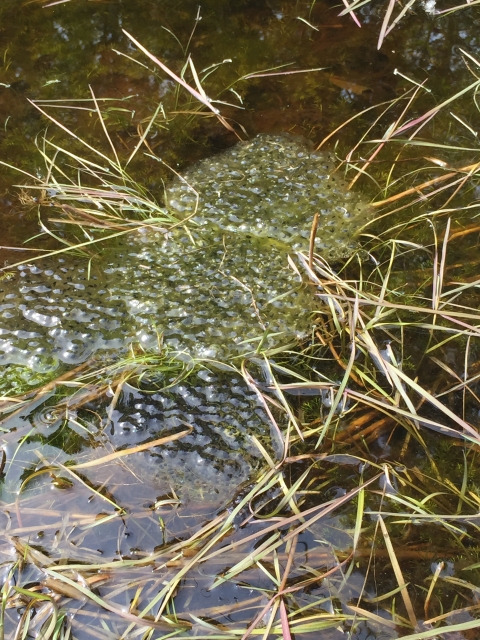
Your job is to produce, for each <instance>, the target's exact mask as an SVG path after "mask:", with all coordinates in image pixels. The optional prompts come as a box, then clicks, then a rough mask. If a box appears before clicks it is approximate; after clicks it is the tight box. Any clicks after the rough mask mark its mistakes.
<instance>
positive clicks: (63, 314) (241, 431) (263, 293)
mask: <svg viewBox="0 0 480 640" xmlns="http://www.w3.org/2000/svg"><path fill="white" fill-rule="evenodd" d="M166 205H167V206H168V207H169V208H170V210H171V211H173V212H174V213H175V215H176V216H177V217H179V218H180V219H184V221H185V224H184V225H183V226H178V227H177V228H176V229H174V230H172V231H171V232H170V233H165V232H164V231H163V230H155V229H148V230H147V229H145V230H143V232H142V231H132V233H131V234H129V235H128V236H123V237H120V238H117V240H116V241H115V243H113V244H112V243H111V244H109V245H108V246H107V245H106V246H105V247H102V252H101V255H100V256H98V257H96V258H95V259H94V260H93V261H91V262H89V261H88V260H87V259H86V258H82V257H80V256H75V255H70V254H60V255H56V256H51V257H48V258H45V259H43V260H41V261H39V262H36V263H35V264H30V265H22V266H20V267H18V273H17V274H16V276H15V278H14V279H13V280H12V281H2V282H0V365H3V366H7V367H11V370H13V371H14V374H12V375H11V376H10V378H9V376H8V375H7V376H6V377H5V380H8V379H13V378H15V376H16V377H18V368H19V367H20V368H21V367H25V369H26V370H28V371H32V372H34V374H35V375H34V376H33V377H32V379H33V380H34V381H37V383H38V376H39V375H40V376H41V375H43V376H45V377H51V376H52V375H53V372H54V371H55V370H56V369H57V368H58V367H59V366H60V364H62V365H63V366H64V367H65V366H73V365H77V364H79V363H81V362H84V361H85V360H87V359H88V358H90V357H92V356H93V355H94V354H95V353H97V352H99V351H107V352H110V353H111V354H112V355H113V354H114V353H116V352H120V353H121V352H122V351H123V352H125V350H126V348H127V347H128V345H129V344H131V343H132V342H138V343H140V344H141V345H142V346H143V347H144V348H145V349H147V350H148V349H153V350H154V349H158V345H159V344H163V345H166V346H167V347H168V349H169V352H170V353H172V354H174V355H175V357H177V358H180V359H182V358H183V359H192V358H193V359H195V358H197V359H202V360H216V361H224V362H225V361H232V359H233V362H235V361H236V360H235V359H238V358H240V357H241V356H243V355H246V354H248V353H255V351H257V350H258V349H266V348H269V347H277V346H280V345H287V344H289V343H292V342H294V341H295V340H297V339H298V338H299V337H300V336H302V335H305V334H306V333H307V332H308V330H309V328H310V325H311V320H312V313H313V311H314V309H315V297H314V291H313V290H312V289H311V288H310V285H309V284H308V283H305V282H303V281H302V278H301V276H300V275H299V271H298V270H296V269H295V267H294V261H295V252H296V251H299V250H306V249H308V242H309V234H310V226H311V221H312V218H313V216H314V214H315V213H318V214H319V218H320V221H319V228H318V234H317V239H316V250H317V251H319V252H322V253H323V254H324V255H326V256H330V257H337V258H338V257H340V256H344V255H346V254H348V252H349V251H351V250H352V238H353V237H354V235H355V231H356V230H357V229H358V228H359V226H361V225H362V224H363V223H364V221H365V218H366V216H367V215H368V210H367V207H366V205H365V204H364V203H363V202H362V200H361V199H360V197H359V196H356V195H354V194H352V193H351V192H348V190H347V189H346V184H345V183H344V181H343V180H342V179H340V178H339V177H336V175H335V173H334V168H333V164H332V161H331V159H330V158H329V157H328V156H326V155H324V154H319V153H316V152H314V151H313V150H312V149H311V148H310V147H309V146H308V145H306V144H305V143H304V142H300V141H299V140H296V139H294V138H291V137H288V136H258V137H257V138H255V139H254V140H253V141H251V142H247V143H240V144H238V145H236V146H235V147H233V148H232V149H230V150H228V151H226V152H225V153H222V154H220V155H218V156H215V157H214V158H210V159H207V160H203V161H202V162H199V163H198V164H196V165H195V166H193V167H192V168H191V169H189V170H188V171H187V172H186V173H185V174H184V177H183V178H177V179H175V180H174V181H173V182H172V183H171V185H170V186H169V187H168V188H167V189H166ZM187 219H188V220H187ZM204 374H205V375H204ZM202 376H203V377H202ZM209 376H210V377H209ZM20 377H21V378H22V376H20ZM23 378H25V376H23ZM25 379H26V378H25ZM2 391H3V392H4V393H5V392H7V393H8V391H9V390H8V389H5V390H3V389H2ZM112 420H113V430H112V431H111V433H110V432H109V438H111V440H112V443H113V444H114V446H116V447H118V446H122V445H125V444H134V443H136V442H145V441H149V440H153V439H155V438H157V437H159V435H158V434H163V433H168V432H169V430H171V429H174V428H177V427H180V426H181V425H183V424H190V425H192V427H193V431H192V433H191V434H190V435H189V436H188V437H186V438H183V439H181V440H179V441H177V442H174V443H171V444H169V445H166V446H165V447H162V448H161V450H153V451H150V452H148V453H147V452H145V453H143V454H141V455H140V454H139V455H138V456H132V458H136V459H137V460H138V461H140V464H137V463H134V466H135V469H136V470H137V471H138V469H140V470H144V471H145V470H146V471H147V475H148V477H150V478H151V477H155V478H157V479H158V482H162V483H163V482H164V483H166V484H167V485H168V482H169V481H171V479H172V478H173V477H175V479H176V480H175V482H176V484H178V483H179V482H180V484H182V486H183V487H184V488H185V487H189V489H188V491H190V490H193V489H194V490H195V491H197V492H199V493H201V494H202V495H206V494H208V493H209V492H214V493H217V494H218V491H219V489H218V487H220V486H221V487H222V491H223V490H224V489H225V490H227V492H228V491H232V489H233V488H234V487H235V486H237V485H238V484H239V483H241V482H242V481H243V480H244V479H246V478H247V477H248V475H249V473H250V472H251V470H252V469H253V468H254V467H255V464H254V463H252V460H254V459H255V456H256V455H257V450H256V449H255V447H253V445H252V441H251V439H250V434H251V433H256V434H257V435H258V434H266V433H268V432H269V423H268V420H267V418H266V416H265V414H264V413H263V410H262V408H261V405H260V404H259V401H258V399H257V397H256V395H255V394H254V393H252V392H251V391H250V390H249V389H248V388H247V386H246V384H245V383H244V382H243V381H241V380H239V379H237V378H236V377H235V376H234V377H230V378H229V377H228V376H226V377H223V378H220V377H219V376H213V374H209V373H208V374H207V373H206V372H203V373H202V372H200V373H199V374H198V375H197V376H196V377H195V378H189V379H188V380H187V381H186V382H185V383H184V384H182V385H177V386H176V387H173V388H171V389H169V391H168V392H162V393H156V394H153V395H149V396H148V398H145V397H143V398H142V397H140V395H139V392H138V393H137V392H133V391H132V392H127V391H126V390H125V391H124V393H123V396H122V397H121V398H120V399H119V402H118V404H117V407H116V409H115V412H114V415H113V416H112ZM160 437H161V436H160ZM142 473H143V472H142ZM169 479H170V480H169ZM186 490H187V489H185V491H186Z"/></svg>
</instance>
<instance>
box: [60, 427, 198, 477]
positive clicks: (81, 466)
mask: <svg viewBox="0 0 480 640" xmlns="http://www.w3.org/2000/svg"><path fill="white" fill-rule="evenodd" d="M192 431H193V427H189V428H188V429H186V430H185V431H180V432H179V433H174V434H173V435H171V436H166V437H165V438H158V440H152V442H146V443H145V444H139V445H137V446H136V447H130V448H129V449H122V450H121V451H115V452H114V453H110V454H108V455H106V456H102V457H101V458H98V459H96V460H89V461H88V462H82V463H81V464H73V465H69V467H68V468H69V469H90V468H91V467H98V466H100V465H104V464H106V463H107V462H111V461H112V460H118V459H119V458H123V457H125V456H131V455H132V454H133V453H139V452H140V451H146V450H147V449H151V448H152V447H159V446H160V445H162V444H166V443H167V442H174V441H175V440H180V438H184V437H185V436H188V434H190V433H192Z"/></svg>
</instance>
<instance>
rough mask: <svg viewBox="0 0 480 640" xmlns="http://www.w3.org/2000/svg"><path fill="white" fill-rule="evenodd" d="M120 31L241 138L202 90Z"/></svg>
mask: <svg viewBox="0 0 480 640" xmlns="http://www.w3.org/2000/svg"><path fill="white" fill-rule="evenodd" d="M122 31H123V33H124V34H125V35H126V36H127V38H129V39H130V40H131V41H132V42H133V43H134V44H135V46H137V47H138V48H139V49H140V51H142V52H143V53H144V54H145V55H146V56H147V57H148V58H150V60H151V61H152V62H154V63H155V64H156V65H158V66H159V67H160V69H162V71H164V72H165V73H166V74H168V75H169V76H170V77H171V78H173V79H174V80H175V82H177V83H178V84H179V85H180V86H182V87H183V88H184V89H186V90H187V91H188V92H189V93H190V94H191V95H192V96H193V97H194V98H196V99H197V100H198V101H199V102H201V103H202V104H204V105H205V106H206V107H207V109H210V111H212V113H214V114H215V116H216V117H217V118H218V120H219V122H221V124H222V125H223V126H224V127H225V128H226V129H228V130H229V131H231V132H232V133H234V134H235V135H236V136H237V138H238V139H239V140H240V139H241V138H240V136H239V135H238V133H237V132H236V131H235V129H234V128H233V127H232V126H231V125H230V124H229V123H228V121H227V120H226V119H225V118H224V117H223V116H222V115H221V114H220V111H219V110H218V109H217V108H216V107H214V106H213V104H212V100H211V99H210V98H209V97H208V96H207V95H206V94H205V92H204V91H203V90H202V93H203V95H202V93H200V92H199V91H197V90H196V89H194V88H193V87H191V86H190V85H189V84H188V83H187V82H185V80H183V79H182V78H180V76H177V74H176V73H174V72H173V71H172V70H171V69H169V68H168V67H167V66H166V65H165V64H164V63H163V62H161V61H160V60H159V59H158V58H157V57H155V56H154V55H153V54H152V53H150V51H148V49H145V47H144V46H143V45H141V44H140V42H138V40H136V39H135V38H134V37H133V36H132V35H130V33H128V31H126V30H125V29H122ZM189 60H190V58H189Z"/></svg>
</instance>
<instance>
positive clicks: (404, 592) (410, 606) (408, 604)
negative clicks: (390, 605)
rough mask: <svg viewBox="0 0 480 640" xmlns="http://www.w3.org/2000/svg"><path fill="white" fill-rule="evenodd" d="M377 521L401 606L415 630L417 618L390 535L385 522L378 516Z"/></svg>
mask: <svg viewBox="0 0 480 640" xmlns="http://www.w3.org/2000/svg"><path fill="white" fill-rule="evenodd" d="M378 521H379V522H380V527H381V529H382V534H383V538H384V540H385V546H386V547H387V551H388V555H389V557H390V562H391V563H392V567H393V572H394V573H395V577H396V579H397V582H398V586H399V587H403V588H402V590H401V592H400V593H401V596H402V599H403V604H404V605H405V609H406V610H407V615H408V619H409V620H410V624H411V625H412V627H413V628H414V629H415V627H416V626H417V617H416V616H415V611H414V609H413V604H412V601H411V599H410V595H409V593H408V590H407V583H406V582H405V580H404V579H403V573H402V570H401V569H400V565H399V564H398V560H397V556H396V555H395V550H394V548H393V545H392V541H391V540H390V535H389V533H388V531H387V527H386V526H385V522H384V521H383V518H382V516H380V515H379V516H378Z"/></svg>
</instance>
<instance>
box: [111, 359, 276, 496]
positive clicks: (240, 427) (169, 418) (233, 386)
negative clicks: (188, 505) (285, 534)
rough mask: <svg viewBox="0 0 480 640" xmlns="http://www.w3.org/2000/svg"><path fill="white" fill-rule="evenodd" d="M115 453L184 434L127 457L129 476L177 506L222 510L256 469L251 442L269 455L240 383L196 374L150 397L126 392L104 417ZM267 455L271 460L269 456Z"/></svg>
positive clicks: (258, 411)
mask: <svg viewBox="0 0 480 640" xmlns="http://www.w3.org/2000/svg"><path fill="white" fill-rule="evenodd" d="M111 419H112V426H113V428H112V429H111V431H112V435H109V436H108V437H109V439H110V441H111V443H112V444H113V445H114V446H115V447H116V448H123V447H125V446H135V445H138V444H142V443H143V442H150V441H152V440H155V439H157V438H162V437H165V436H168V435H170V434H171V433H174V432H178V431H183V430H185V429H186V427H192V428H193V430H192V432H191V433H190V434H189V435H187V436H185V437H183V438H182V439H180V440H176V441H174V442H169V443H167V444H165V445H162V446H161V447H153V448H152V449H149V450H148V451H145V452H142V453H138V454H135V456H129V457H128V458H126V459H125V464H126V465H127V466H131V469H132V471H133V472H134V474H135V475H137V476H139V477H140V478H141V479H142V480H143V481H145V482H147V483H149V484H150V485H151V484H153V485H154V486H156V487H159V486H160V487H164V489H165V493H167V492H168V490H169V487H170V486H174V488H175V491H176V492H177V493H179V494H180V495H181V497H182V500H183V501H184V502H185V501H188V500H189V499H198V497H199V496H200V497H201V498H202V500H206V501H208V502H210V503H218V504H220V503H222V501H224V499H225V498H229V497H230V498H231V497H232V495H233V494H234V493H235V491H236V490H237V489H238V487H239V486H240V485H241V484H242V482H244V481H246V480H247V479H248V478H249V477H251V474H252V472H254V471H255V469H256V468H257V467H258V466H259V463H260V462H261V454H260V451H259V449H258V448H257V447H256V446H255V445H254V442H253V440H252V435H255V438H256V439H257V440H260V441H261V442H262V444H263V446H264V447H266V448H267V450H268V448H269V445H268V441H269V439H270V438H269V437H268V436H269V431H270V428H269V421H268V419H267V416H266V415H265V413H264V411H263V409H262V407H261V405H260V403H259V401H258V399H257V398H256V396H255V394H254V393H253V392H252V391H251V390H249V389H248V388H247V386H246V384H245V382H244V380H243V379H242V377H241V376H238V375H234V376H231V375H230V376H229V375H222V374H221V373H211V372H209V371H205V370H201V371H199V372H198V373H197V374H196V375H192V376H191V377H189V378H188V382H183V383H181V384H178V385H175V386H173V387H171V388H170V389H168V390H163V391H161V392H157V393H149V394H146V393H142V392H141V391H139V390H137V389H133V388H131V387H128V385H127V386H126V387H125V388H124V392H123V394H122V397H121V399H120V402H119V403H118V404H117V405H116V407H115V410H114V411H113V413H112V416H111ZM270 454H271V455H272V452H270Z"/></svg>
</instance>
